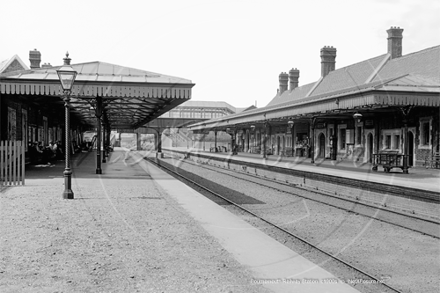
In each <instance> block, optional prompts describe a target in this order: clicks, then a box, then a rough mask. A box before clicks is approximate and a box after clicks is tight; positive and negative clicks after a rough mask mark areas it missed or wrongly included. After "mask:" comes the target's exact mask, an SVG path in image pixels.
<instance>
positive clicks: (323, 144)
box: [318, 133, 325, 158]
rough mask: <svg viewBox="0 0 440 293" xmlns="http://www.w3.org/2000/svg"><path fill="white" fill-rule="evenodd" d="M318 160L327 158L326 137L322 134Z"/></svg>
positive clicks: (319, 141) (319, 139)
mask: <svg viewBox="0 0 440 293" xmlns="http://www.w3.org/2000/svg"><path fill="white" fill-rule="evenodd" d="M318 146H319V150H318V158H325V135H324V134H323V133H321V134H320V135H319V137H318Z"/></svg>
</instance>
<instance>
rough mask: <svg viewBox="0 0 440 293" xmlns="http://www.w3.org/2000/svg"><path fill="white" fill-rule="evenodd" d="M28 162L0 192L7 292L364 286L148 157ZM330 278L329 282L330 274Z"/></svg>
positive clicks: (0, 286)
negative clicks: (67, 190) (69, 166)
mask: <svg viewBox="0 0 440 293" xmlns="http://www.w3.org/2000/svg"><path fill="white" fill-rule="evenodd" d="M93 154H94V153H88V154H86V155H83V154H81V155H79V156H77V157H75V158H74V162H73V170H74V173H73V178H72V189H73V191H74V192H75V199H74V200H62V199H61V193H62V190H63V189H64V187H63V182H64V179H63V177H62V171H63V169H64V166H63V162H56V163H55V164H51V165H47V164H46V165H39V166H33V167H30V168H28V171H27V181H26V185H25V186H19V187H11V188H7V189H5V190H3V191H2V195H1V196H0V201H1V205H0V210H1V215H0V219H1V222H0V241H1V245H0V246H1V252H2V253H1V256H0V257H1V258H0V259H1V262H0V275H1V278H0V279H1V280H0V291H1V292H17V290H18V291H20V292H47V291H50V292H53V291H63V292H97V291H102V292H104V291H105V292H194V291H199V292H358V291H357V290H355V289H354V288H352V287H350V286H349V285H348V284H346V283H344V282H341V281H338V280H337V279H336V278H335V277H334V276H333V275H332V274H330V273H329V272H327V271H326V270H324V269H322V268H320V267H319V266H317V265H315V264H313V263H311V262H310V261H308V260H307V259H305V258H303V257H302V256H300V255H298V254H297V253H295V252H294V251H292V250H290V249H288V248H286V247H285V246H283V245H281V244H280V243H278V242H277V241H275V240H273V239H272V238H270V237H269V236H267V235H266V234H264V233H263V232H261V231H259V230H257V229H255V228H253V227H252V226H250V225H249V224H247V223H246V222H244V221H242V220H241V219H239V218H238V217H236V216H234V215H232V214H231V213H229V212H228V211H226V210H225V209H223V208H222V207H220V206H218V205H216V204H214V203H213V202H211V201H210V200H208V199H206V198H205V197H204V196H202V195H200V194H199V193H197V192H195V191H194V190H192V189H190V188H189V187H187V186H186V185H184V184H183V183H181V182H179V181H176V180H175V179H174V178H172V177H170V176H169V175H167V174H166V173H164V172H162V171H161V170H159V169H157V168H156V167H154V166H152V165H150V164H147V163H146V162H145V160H143V158H142V156H143V155H145V154H144V153H139V152H129V151H123V150H115V152H113V153H112V154H111V156H110V158H109V159H108V162H107V163H106V164H103V165H102V170H103V174H102V175H96V174H95V159H94V155H93ZM325 280H327V281H328V282H325Z"/></svg>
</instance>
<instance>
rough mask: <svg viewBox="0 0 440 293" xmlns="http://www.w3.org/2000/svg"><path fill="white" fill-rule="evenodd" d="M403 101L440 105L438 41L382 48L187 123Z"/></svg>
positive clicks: (228, 122)
mask: <svg viewBox="0 0 440 293" xmlns="http://www.w3.org/2000/svg"><path fill="white" fill-rule="evenodd" d="M402 106H425V107H440V46H436V47H432V48H428V49H425V50H422V51H419V52H416V53H412V54H408V55H405V56H402V57H400V58H395V59H390V55H389V54H384V55H381V56H378V57H375V58H372V59H369V60H366V61H362V62H359V63H356V64H353V65H350V66H347V67H343V68H340V69H337V70H334V71H331V72H330V73H329V74H328V75H327V76H325V77H323V78H322V77H321V78H320V79H319V80H318V81H316V82H314V83H310V84H306V85H303V86H300V87H297V88H295V89H293V90H292V91H289V90H287V91H285V92H283V93H281V94H278V95H277V96H275V97H274V98H273V99H272V101H271V102H270V103H269V104H268V105H267V106H266V107H263V108H258V109H254V110H250V111H246V112H242V113H238V114H233V115H228V116H224V117H221V118H216V119H212V120H208V121H204V122H200V123H196V124H193V125H190V126H189V128H190V129H191V130H209V129H225V128H227V127H235V126H237V125H239V124H242V125H243V124H249V123H255V122H263V121H277V120H282V119H284V120H285V119H295V118H311V117H317V116H321V117H323V116H326V115H333V116H334V115H335V114H338V113H348V112H349V111H356V110H359V109H370V110H374V109H378V108H388V107H402Z"/></svg>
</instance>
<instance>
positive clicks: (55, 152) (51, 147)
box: [48, 141, 58, 158]
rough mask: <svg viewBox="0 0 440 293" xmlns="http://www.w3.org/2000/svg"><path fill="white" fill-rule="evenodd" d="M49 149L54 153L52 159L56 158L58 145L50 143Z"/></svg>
mask: <svg viewBox="0 0 440 293" xmlns="http://www.w3.org/2000/svg"><path fill="white" fill-rule="evenodd" d="M48 149H49V150H50V151H52V154H51V158H55V156H56V154H57V149H58V145H57V144H56V143H55V142H53V141H50V142H49V147H48Z"/></svg>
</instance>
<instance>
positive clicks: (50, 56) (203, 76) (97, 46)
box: [0, 0, 440, 107]
mask: <svg viewBox="0 0 440 293" xmlns="http://www.w3.org/2000/svg"><path fill="white" fill-rule="evenodd" d="M391 26H398V27H400V28H403V29H404V31H403V54H404V55H405V54H408V53H412V52H416V51H419V50H423V49H426V48H429V47H432V46H437V45H440V1H438V0H345V1H343V0H332V1H330V0H219V1H214V0H204V1H202V0H156V1H150V0H143V1H141V0H139V1H134V0H125V1H121V0H118V1H111V0H107V1H101V0H86V1H83V0H76V1H64V0H56V1H46V0H40V1H33V0H26V1H24V0H14V1H12V0H3V1H2V2H1V5H0V27H1V40H0V61H3V60H5V59H8V58H10V57H12V56H13V55H15V54H17V55H18V56H19V57H20V58H21V59H22V60H23V61H24V62H25V63H26V64H27V65H28V66H29V51H30V50H33V49H37V50H39V51H40V52H41V55H42V56H41V57H42V64H43V63H50V64H52V65H54V66H55V65H61V64H62V62H63V60H62V59H63V58H64V56H65V53H66V51H68V52H69V54H70V58H72V64H75V63H83V62H92V61H102V62H107V63H112V64H117V65H121V66H126V67H132V68H137V69H142V70H147V71H152V72H156V73H162V74H166V75H172V76H177V77H181V78H185V79H189V80H191V81H192V82H193V83H195V84H196V85H195V86H194V87H193V90H192V100H197V101H225V102H227V103H229V104H231V105H232V106H234V107H248V106H251V105H257V107H264V106H265V105H267V104H268V103H269V101H270V100H271V99H272V98H273V97H274V96H275V95H276V93H277V89H278V87H279V82H278V75H279V74H280V73H281V72H288V71H289V70H290V69H291V68H298V69H299V70H300V78H299V85H300V86H301V85H304V84H307V83H311V82H314V81H316V80H318V79H319V77H320V74H321V64H320V62H321V59H320V49H321V48H322V47H324V46H333V47H335V48H336V49H337V57H336V69H337V68H341V67H345V66H348V65H350V64H353V63H357V62H360V61H362V60H366V59H369V58H373V57H375V56H378V55H382V54H385V53H386V52H387V33H386V30H387V29H389V28H390V27H391Z"/></svg>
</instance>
